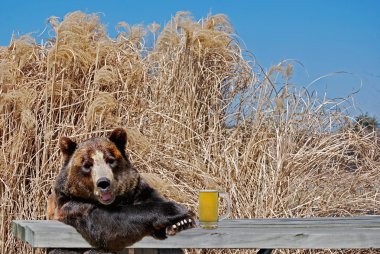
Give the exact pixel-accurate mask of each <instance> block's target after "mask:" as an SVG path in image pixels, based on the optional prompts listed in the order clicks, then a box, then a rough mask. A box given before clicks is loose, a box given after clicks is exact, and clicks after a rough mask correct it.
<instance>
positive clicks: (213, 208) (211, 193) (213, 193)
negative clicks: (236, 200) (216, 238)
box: [198, 190, 231, 229]
mask: <svg viewBox="0 0 380 254" xmlns="http://www.w3.org/2000/svg"><path fill="white" fill-rule="evenodd" d="M219 197H222V198H224V199H226V201H227V212H226V214H225V215H223V216H220V217H219V212H218V210H219ZM230 212H231V201H230V197H229V195H228V193H225V192H219V191H217V190H200V191H199V209H198V213H199V225H200V227H201V228H206V229H213V228H217V227H218V221H221V220H224V219H226V218H227V217H228V216H229V215H230Z"/></svg>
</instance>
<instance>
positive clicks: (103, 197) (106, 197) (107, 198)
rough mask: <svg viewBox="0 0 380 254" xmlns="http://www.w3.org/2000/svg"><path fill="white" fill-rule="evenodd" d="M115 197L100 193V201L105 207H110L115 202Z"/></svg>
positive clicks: (110, 194) (107, 193) (108, 193)
mask: <svg viewBox="0 0 380 254" xmlns="http://www.w3.org/2000/svg"><path fill="white" fill-rule="evenodd" d="M113 200H114V197H113V195H112V193H110V192H106V193H99V201H100V202H101V203H102V204H104V205H109V204H111V203H112V202H113Z"/></svg>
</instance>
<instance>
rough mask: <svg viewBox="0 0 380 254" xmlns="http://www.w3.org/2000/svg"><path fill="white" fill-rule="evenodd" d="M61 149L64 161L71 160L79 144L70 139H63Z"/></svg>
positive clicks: (61, 139)
mask: <svg viewBox="0 0 380 254" xmlns="http://www.w3.org/2000/svg"><path fill="white" fill-rule="evenodd" d="M59 148H60V149H61V152H62V156H63V157H64V159H65V160H66V159H68V158H70V156H71V155H73V153H74V151H75V149H76V148H77V143H75V142H74V141H72V140H71V139H69V138H68V137H62V138H60V139H59Z"/></svg>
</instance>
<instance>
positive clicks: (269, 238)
mask: <svg viewBox="0 0 380 254" xmlns="http://www.w3.org/2000/svg"><path fill="white" fill-rule="evenodd" d="M12 230H13V234H14V235H15V237H17V238H19V239H20V240H22V241H25V242H27V243H29V244H30V245H31V246H33V247H41V248H88V247H91V246H90V245H89V244H88V243H87V242H86V241H85V240H84V239H83V238H82V237H81V235H80V234H79V233H78V232H77V231H76V230H75V229H74V228H73V227H71V226H68V225H65V224H63V223H61V222H58V221H42V220H38V221H37V220H35V221H33V220H32V221H23V220H15V221H13V222H12ZM129 248H134V249H184V248H196V249H214V248H239V249H245V248H250V249H251V248H252V249H279V248H281V249H298V248H302V249H357V248H360V249H363V248H365V249H367V248H380V216H363V217H343V218H291V219H241V220H225V221H222V222H220V223H219V227H218V228H217V229H213V230H209V229H201V228H195V229H190V230H185V231H182V232H180V233H179V234H177V235H175V236H173V237H169V238H168V239H166V240H164V241H159V240H155V239H153V238H151V237H145V238H144V239H143V240H141V241H140V242H137V243H136V244H134V245H133V246H130V247H129Z"/></svg>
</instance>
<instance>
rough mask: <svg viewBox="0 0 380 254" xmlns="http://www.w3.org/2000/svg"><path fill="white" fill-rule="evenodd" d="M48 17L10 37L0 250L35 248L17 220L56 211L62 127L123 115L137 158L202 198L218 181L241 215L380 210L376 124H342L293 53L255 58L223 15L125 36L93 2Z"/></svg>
mask: <svg viewBox="0 0 380 254" xmlns="http://www.w3.org/2000/svg"><path fill="white" fill-rule="evenodd" d="M49 22H50V23H51V29H52V36H51V38H49V40H47V41H46V43H45V44H44V45H38V44H36V43H35V42H34V41H33V39H31V38H29V37H27V36H25V37H21V38H19V39H16V40H13V41H12V43H11V45H10V46H9V47H2V48H0V89H1V91H0V133H1V140H0V142H1V150H0V192H1V201H0V220H1V223H0V252H1V253H9V254H13V253H32V252H33V251H32V250H31V249H30V248H29V247H27V246H25V245H24V244H22V243H20V242H18V241H16V240H15V239H14V238H13V236H12V235H11V233H10V231H9V225H10V221H11V220H12V219H45V207H46V206H45V203H46V198H47V196H48V193H49V191H50V189H51V185H52V181H53V179H54V177H55V176H56V174H57V172H58V170H59V165H60V158H59V154H58V149H57V140H58V138H59V137H60V136H63V135H69V136H71V137H74V138H76V139H78V140H83V139H85V138H88V137H91V136H95V135H101V134H103V133H105V132H108V131H109V130H111V129H112V128H114V127H117V126H124V127H126V128H128V129H129V144H128V150H129V152H130V154H131V157H132V159H133V162H134V164H135V165H136V166H137V167H138V169H139V170H140V171H141V172H145V173H146V174H147V176H148V178H150V179H151V178H153V179H155V178H156V177H157V175H158V176H159V178H160V179H161V180H160V181H159V182H158V184H159V185H161V186H162V187H163V188H162V191H163V193H164V194H165V195H166V196H168V197H171V198H173V199H176V200H178V201H181V202H184V203H186V204H187V205H188V206H190V207H191V208H193V209H194V210H196V198H197V195H196V194H197V190H198V189H201V188H219V189H221V190H223V191H228V192H229V193H230V195H231V198H232V201H233V215H232V216H233V217H235V218H253V217H295V216H297V217H306V216H352V215H359V214H380V212H379V210H378V207H379V202H380V196H379V186H380V184H379V179H380V178H379V175H380V158H379V154H380V153H379V152H380V150H379V142H378V137H377V134H376V133H367V132H365V131H362V132H354V131H353V130H352V128H342V126H347V122H349V121H350V119H349V117H347V116H345V115H344V114H343V113H342V110H344V109H342V108H339V105H337V102H331V101H321V100H319V99H318V97H317V96H316V95H315V94H313V93H310V91H307V90H306V89H302V88H301V89H300V88H296V87H294V86H292V85H291V84H290V82H289V79H290V77H291V74H292V71H293V69H292V66H291V65H289V64H287V63H281V64H279V65H278V66H275V67H273V68H271V69H270V70H269V71H268V72H265V73H264V72H263V71H259V70H256V67H257V66H255V65H254V64H253V63H252V62H250V61H249V60H250V58H249V57H243V55H244V54H245V52H244V51H243V50H242V49H241V47H240V46H239V44H238V43H237V42H236V40H234V37H233V35H232V33H233V29H232V27H231V25H230V24H229V22H228V20H227V19H226V17H225V16H223V15H216V16H210V17H208V18H206V19H203V20H201V21H199V22H196V21H194V20H193V18H192V17H191V16H190V15H189V14H188V13H178V14H177V15H176V16H175V17H174V18H173V19H172V20H171V21H170V22H169V23H168V24H167V25H166V26H165V27H164V28H163V29H162V31H161V32H160V33H159V32H158V29H159V26H158V25H157V24H153V25H151V26H149V27H148V29H147V30H145V29H144V28H143V27H141V26H135V27H131V26H129V25H127V24H125V23H121V24H120V26H119V30H120V32H119V35H118V37H117V39H116V40H112V39H110V38H109V37H107V33H106V32H105V29H104V26H103V25H102V24H100V23H99V19H98V17H97V16H96V15H87V14H83V13H80V12H75V13H71V14H68V15H67V16H66V17H65V18H64V20H63V21H62V22H59V21H58V19H57V18H54V17H53V18H51V19H49ZM148 30H149V31H150V32H148ZM149 38H151V39H153V38H154V40H155V42H154V47H153V49H148V48H147V46H145V43H144V41H145V39H149ZM152 176H153V177H152ZM173 190H176V191H173ZM42 252H43V250H37V251H35V252H33V253H42ZM214 252H215V251H214ZM218 252H220V251H218ZM230 252H234V251H230ZM282 252H284V251H282Z"/></svg>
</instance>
